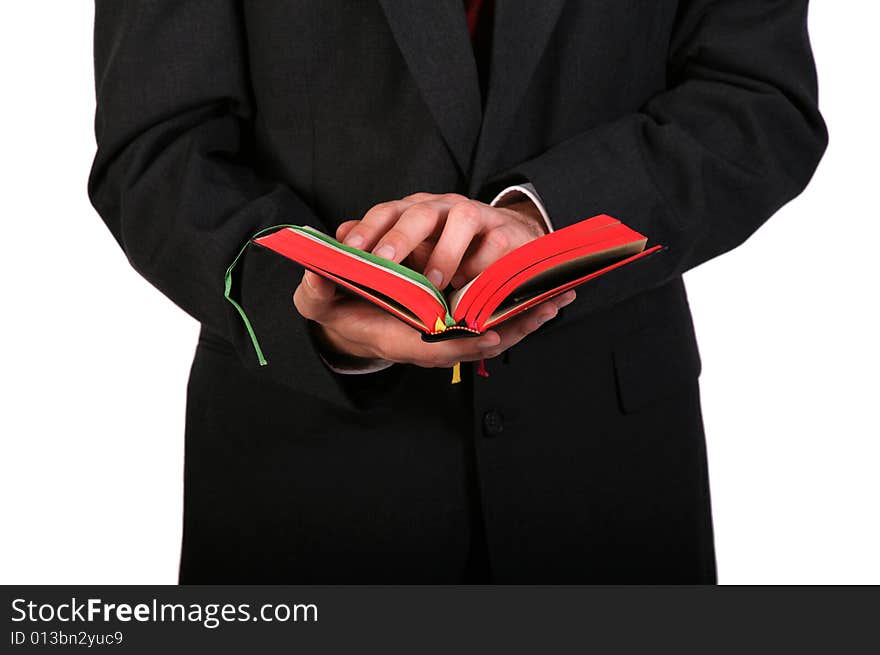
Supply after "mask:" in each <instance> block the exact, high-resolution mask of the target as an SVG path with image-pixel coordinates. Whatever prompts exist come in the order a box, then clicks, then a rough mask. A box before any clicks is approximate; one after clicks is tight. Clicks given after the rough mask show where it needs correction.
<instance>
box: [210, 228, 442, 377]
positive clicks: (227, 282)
mask: <svg viewBox="0 0 880 655" xmlns="http://www.w3.org/2000/svg"><path fill="white" fill-rule="evenodd" d="M283 228H292V229H294V230H300V231H302V232H308V233H309V234H310V235H312V236H314V237H316V238H318V239H321V240H322V241H325V242H326V243H329V244H330V245H332V246H335V247H336V248H339V249H340V250H343V251H345V252H347V253H350V254H352V255H354V256H355V257H359V258H361V259H364V260H366V261H368V262H371V263H373V264H377V265H378V266H381V267H382V268H387V269H389V270H392V271H394V272H396V273H399V274H400V275H403V276H404V277H407V278H409V279H411V280H413V281H414V282H418V283H420V284H423V285H424V286H426V287H428V289H430V290H431V292H432V293H433V294H434V296H435V297H436V298H437V301H438V302H439V303H440V304H441V305H442V306H443V308H444V309H445V310H446V317H445V319H444V323H445V324H446V327H451V326H453V325H455V319H454V318H452V314H450V312H449V305H448V304H447V303H446V298H445V297H444V296H443V294H442V293H441V292H440V290H439V289H437V287H435V286H434V285H433V283H432V282H431V281H430V280H429V279H428V278H426V277H425V276H424V275H422V274H421V273H418V272H416V271H414V270H412V269H411V268H407V267H406V266H403V265H402V264H398V263H396V262H392V261H390V260H388V259H384V258H383V257H377V256H376V255H374V254H372V253H369V252H366V251H364V250H360V249H358V248H352V247H351V246H347V245H345V244H343V243H340V242H339V241H337V240H336V239H334V238H333V237H331V236H329V235H327V234H324V233H323V232H320V231H318V230H316V229H315V228H313V227H310V226H308V225H289V224H283V225H273V226H271V227H266V228H263V229H262V230H258V231H257V232H255V233H254V234H253V235H251V237H250V238H249V239H248V240H247V241H246V242H245V244H244V245H243V246H242V247H241V250H239V251H238V254H237V255H236V256H235V259H233V260H232V263H231V264H230V265H229V267H228V268H227V269H226V273H225V275H224V276H223V297H224V298H226V300H227V301H229V303H230V304H231V305H232V306H233V307H235V310H236V311H237V312H238V315H239V316H240V317H241V320H242V321H243V322H244V327H245V329H246V330H247V333H248V336H249V337H250V339H251V343H252V344H253V346H254V351H256V353H257V359H258V360H259V362H260V366H266V365H267V364H268V363H269V362H268V361H267V360H266V357H265V356H264V354H263V349H262V348H261V347H260V342H259V340H258V339H257V335H256V333H255V332H254V328H253V325H251V322H250V319H249V318H248V317H247V314H246V313H245V311H244V308H243V307H242V306H241V304H240V303H239V302H238V301H236V300H235V299H234V298H233V297H232V271H233V269H234V268H235V266H236V264H238V261H239V260H240V259H241V256H242V255H243V254H244V251H245V250H246V249H247V247H248V246H250V245H251V243H252V242H253V240H254V239H258V238H259V237H261V236H263V235H264V234H268V233H269V232H274V231H275V230H280V229H283Z"/></svg>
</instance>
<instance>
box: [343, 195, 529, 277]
mask: <svg viewBox="0 0 880 655" xmlns="http://www.w3.org/2000/svg"><path fill="white" fill-rule="evenodd" d="M544 234H545V226H544V221H543V219H542V218H541V215H540V213H539V212H538V210H537V208H536V207H535V206H534V205H533V204H532V203H531V202H530V201H528V200H526V201H524V202H520V203H516V204H513V205H507V206H505V207H491V206H489V205H487V204H485V203H482V202H478V201H476V200H469V199H468V198H465V197H464V196H460V195H458V194H453V193H450V194H444V195H435V194H431V193H416V194H414V195H411V196H407V197H406V198H403V199H402V200H395V201H392V202H385V203H381V204H379V205H376V206H375V207H373V208H372V209H370V211H368V212H367V213H366V214H365V215H364V217H363V219H362V220H360V221H348V222H346V223H343V224H342V225H340V226H339V229H338V230H337V232H336V238H337V239H340V240H342V241H343V242H344V243H345V244H347V245H350V246H353V247H355V248H360V249H361V250H372V251H373V253H374V254H376V255H378V256H379V257H384V258H386V259H390V260H392V261H395V262H401V261H403V259H405V258H407V257H410V263H411V265H412V267H413V268H416V269H417V270H423V271H424V272H425V276H426V277H427V278H428V279H429V280H431V282H432V283H433V284H434V286H436V287H437V288H438V289H443V288H445V287H446V286H447V285H448V284H450V283H451V284H452V286H453V287H456V288H458V287H461V286H463V285H464V284H466V283H467V282H468V281H469V280H471V279H473V278H474V277H476V276H477V275H478V274H479V273H481V272H482V271H483V270H485V269H486V267H488V266H489V265H490V264H492V263H493V262H494V261H496V260H497V259H499V258H501V257H502V256H504V255H506V254H507V253H508V252H510V251H511V250H514V249H516V248H519V247H520V246H521V245H523V244H525V243H528V242H529V241H532V240H534V239H537V238H538V237H540V236H543V235H544Z"/></svg>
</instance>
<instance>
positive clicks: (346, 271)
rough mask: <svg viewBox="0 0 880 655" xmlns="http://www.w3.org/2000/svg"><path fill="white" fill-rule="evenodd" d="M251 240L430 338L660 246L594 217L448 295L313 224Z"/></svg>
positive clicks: (502, 317) (450, 334)
mask: <svg viewBox="0 0 880 655" xmlns="http://www.w3.org/2000/svg"><path fill="white" fill-rule="evenodd" d="M251 242H252V243H254V244H256V245H258V246H260V247H263V248H268V249H269V250H272V251H274V252H276V253H278V254H279V255H282V256H284V257H287V258H288V259H292V260H294V261H296V262H298V263H299V264H301V265H302V266H304V267H306V268H308V269H309V270H311V271H314V272H315V273H317V274H318V275H321V276H323V277H325V278H328V279H330V280H332V281H333V282H336V283H337V284H338V285H340V286H342V287H344V288H346V289H348V290H349V291H351V292H353V293H355V294H357V295H359V296H362V297H363V298H365V299H366V300H368V301H370V302H372V303H374V304H375V305H378V306H379V307H381V308H382V309H384V310H386V311H388V312H390V313H391V314H393V315H394V316H396V317H397V318H399V319H400V320H402V321H404V322H405V323H407V324H409V325H411V326H412V327H414V328H415V329H417V330H420V331H421V332H422V339H424V340H425V341H438V340H442V339H449V338H455V337H462V336H473V335H478V334H482V333H483V332H485V331H486V330H488V329H490V328H492V327H494V326H496V325H498V324H499V323H503V322H504V321H506V320H508V319H510V318H512V317H513V316H516V315H517V314H520V313H521V312H524V311H526V310H528V309H529V308H531V307H533V306H535V305H537V304H538V303H540V302H543V301H545V300H547V299H548V298H551V297H553V296H555V295H557V294H560V293H563V292H564V291H567V290H568V289H571V288H573V287H576V286H578V285H580V284H583V283H584V282H587V281H588V280H591V279H593V278H595V277H598V276H599V275H602V274H604V273H607V272H608V271H610V270H612V269H615V268H617V267H619V266H623V265H625V264H627V263H629V262H632V261H634V260H637V259H639V258H641V257H645V256H646V255H649V254H651V253H653V252H655V251H657V250H659V249H661V246H654V247H652V248H650V249H647V250H646V249H645V245H646V243H647V239H646V237H644V236H643V235H641V234H639V233H638V232H636V231H635V230H632V229H630V228H628V227H627V226H626V225H624V224H623V223H621V222H620V221H619V220H617V219H615V218H612V217H611V216H606V215H600V216H595V217H593V218H590V219H587V220H584V221H581V222H579V223H575V224H574V225H571V226H569V227H566V228H563V229H561V230H558V231H556V232H552V233H550V234H547V235H545V236H543V237H540V238H538V239H535V240H534V241H531V242H529V243H527V244H525V245H523V246H521V247H519V248H517V249H516V250H513V251H512V252H510V253H508V254H507V255H505V256H503V257H501V258H500V259H498V260H497V261H496V262H495V263H493V264H492V265H491V266H489V267H488V268H487V269H486V270H484V271H483V272H482V273H480V274H479V275H478V276H477V277H475V278H474V279H473V280H471V281H470V282H469V283H468V284H466V285H465V286H463V287H462V288H460V289H458V290H455V291H450V292H449V293H446V294H444V292H443V291H441V290H440V289H438V288H437V287H435V286H434V285H433V284H432V283H431V282H430V281H429V280H428V278H426V277H425V276H424V275H422V274H421V273H419V272H417V271H414V270H412V269H410V268H407V267H406V266H403V265H402V264H397V263H395V262H392V261H390V260H387V259H383V258H381V257H377V256H376V255H373V254H371V253H368V252H365V251H363V250H358V249H357V248H352V247H350V246H346V245H344V244H342V243H340V242H339V241H337V240H336V239H334V238H332V237H330V236H327V235H326V234H324V233H322V232H319V231H318V230H316V229H314V228H311V227H308V226H300V225H287V226H277V227H274V228H268V229H267V230H264V231H262V232H261V233H259V234H258V235H257V236H256V237H254V238H253V239H252V241H251ZM233 265H234V264H233ZM231 269H232V267H230V271H231ZM228 277H229V274H227V291H228V289H229V286H230V285H229V279H228ZM228 297H229V296H228V293H227V298H228ZM230 300H231V299H230ZM236 307H237V308H238V309H239V312H240V313H241V314H242V317H243V318H244V319H245V321H246V322H247V318H246V317H245V316H244V312H243V311H242V310H241V308H239V307H238V306H237V305H236ZM251 336H252V337H253V336H254V335H253V334H252V335H251ZM254 343H255V345H256V339H255V337H254ZM257 350H258V353H259V347H258V346H257ZM260 358H261V360H262V355H261V357H260Z"/></svg>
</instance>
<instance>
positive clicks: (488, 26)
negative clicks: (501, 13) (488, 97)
mask: <svg viewBox="0 0 880 655" xmlns="http://www.w3.org/2000/svg"><path fill="white" fill-rule="evenodd" d="M493 9H494V7H493V0H464V10H465V14H466V15H467V26H468V31H469V32H470V33H471V43H472V44H473V46H474V58H475V59H476V61H477V69H478V71H479V74H480V89H481V90H482V92H483V94H484V95H485V93H486V80H487V78H488V70H489V51H490V50H491V44H492V12H493Z"/></svg>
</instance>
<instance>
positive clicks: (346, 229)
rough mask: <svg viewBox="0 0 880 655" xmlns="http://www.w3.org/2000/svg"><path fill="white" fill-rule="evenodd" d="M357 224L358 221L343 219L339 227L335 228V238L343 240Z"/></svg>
mask: <svg viewBox="0 0 880 655" xmlns="http://www.w3.org/2000/svg"><path fill="white" fill-rule="evenodd" d="M357 224H358V221H345V222H344V223H342V224H340V226H339V227H337V228H336V240H337V241H342V242H343V243H344V242H345V237H347V236H348V234H349V233H350V232H351V231H352V229H353V228H354V226H355V225H357Z"/></svg>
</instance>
